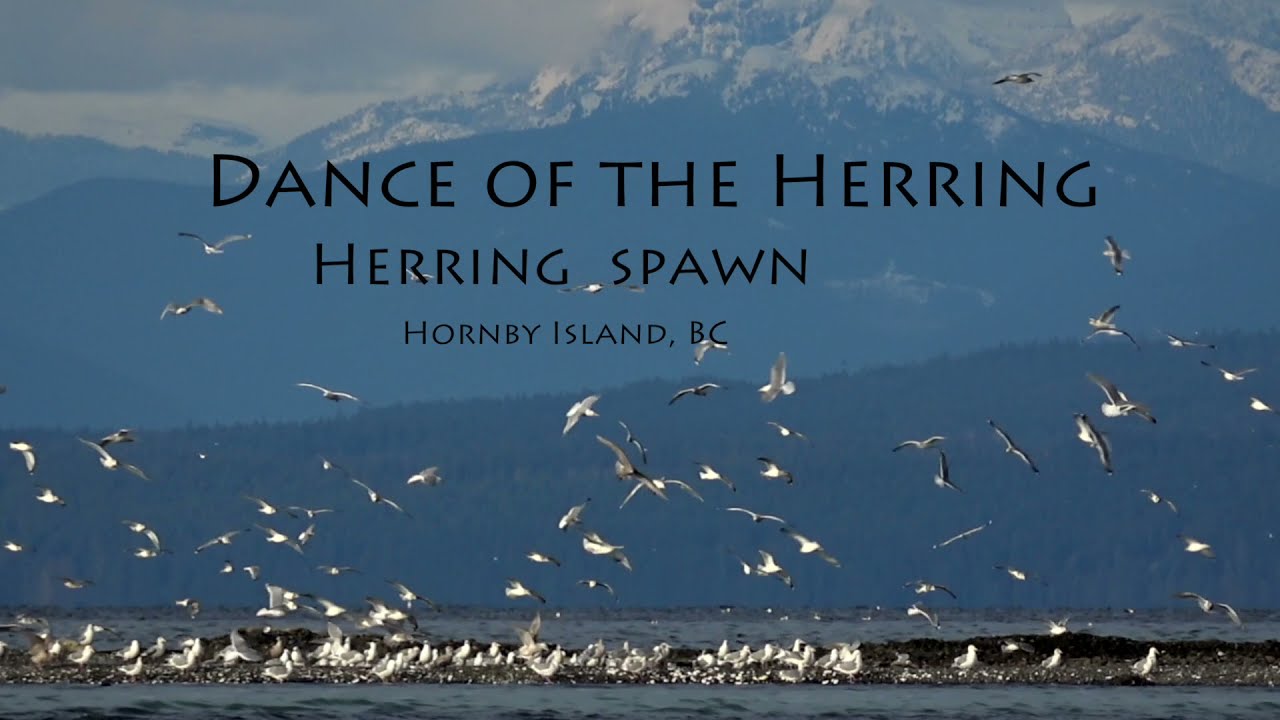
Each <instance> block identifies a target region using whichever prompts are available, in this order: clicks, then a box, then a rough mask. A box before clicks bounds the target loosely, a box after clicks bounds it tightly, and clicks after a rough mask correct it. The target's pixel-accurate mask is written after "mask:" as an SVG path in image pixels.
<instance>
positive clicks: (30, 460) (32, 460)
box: [9, 440, 36, 475]
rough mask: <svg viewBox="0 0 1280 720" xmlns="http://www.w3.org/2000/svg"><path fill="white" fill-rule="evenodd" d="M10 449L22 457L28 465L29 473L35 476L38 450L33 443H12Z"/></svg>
mask: <svg viewBox="0 0 1280 720" xmlns="http://www.w3.org/2000/svg"><path fill="white" fill-rule="evenodd" d="M9 449H10V450H12V451H14V452H16V453H20V454H21V455H22V459H23V461H24V462H26V464H27V473H28V474H31V475H34V474H35V472H36V449H35V448H34V447H32V446H31V443H28V442H24V441H21V440H20V441H17V442H11V443H9Z"/></svg>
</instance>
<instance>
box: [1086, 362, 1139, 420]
mask: <svg viewBox="0 0 1280 720" xmlns="http://www.w3.org/2000/svg"><path fill="white" fill-rule="evenodd" d="M1085 377H1087V378H1089V381H1090V382H1092V383H1093V384H1094V385H1097V386H1098V387H1100V388H1102V392H1103V393H1104V394H1105V395H1106V396H1107V401H1106V402H1105V403H1103V404H1102V406H1101V407H1102V414H1103V415H1104V416H1106V417H1109V418H1115V417H1123V416H1125V415H1137V416H1138V417H1141V418H1143V419H1144V420H1146V421H1147V422H1149V423H1152V424H1155V422H1156V418H1155V416H1154V415H1152V414H1151V408H1148V407H1147V406H1146V405H1143V404H1142V403H1138V402H1134V401H1132V400H1130V399H1129V396H1128V395H1125V394H1124V393H1123V392H1122V391H1121V390H1120V389H1119V388H1117V387H1116V386H1115V384H1114V383H1112V382H1111V381H1110V380H1107V379H1106V378H1104V377H1102V376H1100V375H1095V374H1093V373H1086V375H1085Z"/></svg>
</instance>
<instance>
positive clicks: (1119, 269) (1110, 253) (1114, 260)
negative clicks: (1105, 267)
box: [1102, 235, 1129, 275]
mask: <svg viewBox="0 0 1280 720" xmlns="http://www.w3.org/2000/svg"><path fill="white" fill-rule="evenodd" d="M1103 242H1105V243H1106V244H1107V249H1106V250H1103V251H1102V256H1103V257H1105V258H1107V259H1108V260H1110V261H1111V269H1112V270H1114V271H1115V273H1116V275H1123V274H1124V261H1125V260H1128V259H1129V251H1128V250H1125V249H1123V248H1121V247H1120V243H1117V242H1116V239H1115V238H1114V237H1112V236H1110V235H1108V236H1106V237H1105V238H1103Z"/></svg>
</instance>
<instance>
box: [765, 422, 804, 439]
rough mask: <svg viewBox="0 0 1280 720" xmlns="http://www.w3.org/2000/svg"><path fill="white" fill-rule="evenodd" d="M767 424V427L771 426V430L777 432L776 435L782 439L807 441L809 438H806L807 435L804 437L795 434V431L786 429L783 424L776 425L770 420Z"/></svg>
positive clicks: (802, 434)
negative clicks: (791, 438) (790, 438)
mask: <svg viewBox="0 0 1280 720" xmlns="http://www.w3.org/2000/svg"><path fill="white" fill-rule="evenodd" d="M768 423H769V425H771V426H773V429H774V430H777V431H778V434H779V435H781V436H782V437H784V438H785V437H793V438H795V439H797V440H808V439H809V438H808V436H807V435H805V434H804V433H800V432H796V431H795V430H792V429H791V428H789V427H787V426H786V425H783V424H781V423H776V422H774V421H772V420H769V421H768Z"/></svg>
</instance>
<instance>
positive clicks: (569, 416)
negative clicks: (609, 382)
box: [560, 395, 600, 435]
mask: <svg viewBox="0 0 1280 720" xmlns="http://www.w3.org/2000/svg"><path fill="white" fill-rule="evenodd" d="M599 401H600V396H599V395H588V396H587V397H585V398H583V399H581V400H579V401H578V402H576V403H574V404H573V405H572V406H571V407H570V408H569V410H568V412H566V413H565V414H564V416H565V418H566V420H565V421H564V430H562V431H561V432H560V434H561V435H568V434H569V431H570V430H572V429H573V426H574V425H577V424H578V421H579V420H581V419H582V418H584V417H599V416H600V414H599V413H597V412H596V411H595V405H596V403H597V402H599Z"/></svg>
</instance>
